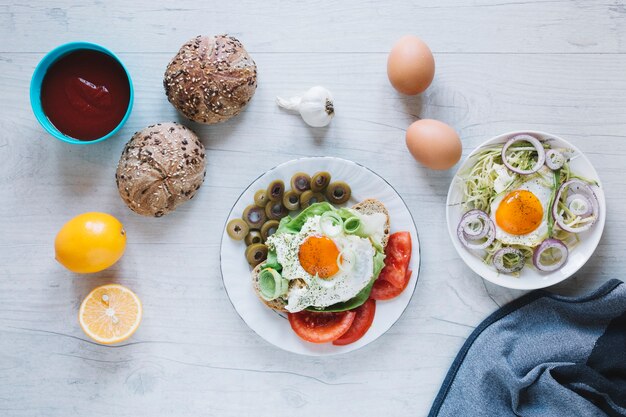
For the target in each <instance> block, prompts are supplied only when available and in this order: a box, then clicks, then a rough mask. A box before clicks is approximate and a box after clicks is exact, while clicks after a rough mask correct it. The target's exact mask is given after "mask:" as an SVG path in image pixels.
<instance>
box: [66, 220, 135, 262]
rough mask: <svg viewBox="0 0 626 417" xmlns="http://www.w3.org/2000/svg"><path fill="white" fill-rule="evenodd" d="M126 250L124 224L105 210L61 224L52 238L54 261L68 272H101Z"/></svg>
mask: <svg viewBox="0 0 626 417" xmlns="http://www.w3.org/2000/svg"><path fill="white" fill-rule="evenodd" d="M125 249H126V232H125V231H124V226H123V225H122V223H120V221H119V220H117V219H116V218H115V217H113V216H111V215H110V214H106V213H96V212H90V213H83V214H80V215H78V216H76V217H74V218H73V219H72V220H70V221H69V222H67V223H65V225H63V227H62V228H61V230H60V231H59V233H58V234H57V237H56V239H55V240H54V252H55V258H56V260H57V261H58V262H59V263H60V264H61V265H63V266H64V267H66V268H67V269H69V270H70V271H72V272H77V273H81V274H86V273H91V272H98V271H102V270H104V269H106V268H108V267H110V266H111V265H113V264H114V263H115V262H117V261H118V260H119V259H120V258H121V257H122V255H123V254H124V250H125Z"/></svg>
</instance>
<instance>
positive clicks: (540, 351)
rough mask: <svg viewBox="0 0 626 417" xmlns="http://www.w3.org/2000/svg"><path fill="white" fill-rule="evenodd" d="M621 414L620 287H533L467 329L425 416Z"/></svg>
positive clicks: (625, 399)
mask: <svg viewBox="0 0 626 417" xmlns="http://www.w3.org/2000/svg"><path fill="white" fill-rule="evenodd" d="M447 416H454V417H460V416H463V417H473V416H480V417H488V416H498V417H506V416H524V417H539V416H541V417H570V416H571V417H575V416H576V417H578V416H585V417H586V416H612V417H613V416H626V285H624V283H622V282H621V281H618V280H611V281H609V282H607V283H606V284H604V285H603V286H602V287H601V288H599V289H598V290H596V291H595V292H593V293H592V294H589V295H587V296H584V297H580V298H566V297H562V296H558V295H554V294H551V293H549V292H546V291H534V292H532V293H529V294H527V295H525V296H523V297H521V298H519V299H517V300H515V301H513V302H512V303H510V304H508V305H506V306H504V307H502V308H501V309H499V310H498V311H496V312H495V313H493V314H492V315H491V316H489V317H488V318H487V319H486V320H485V321H484V322H482V323H481V324H480V325H479V326H478V327H477V328H476V329H475V330H474V332H473V333H472V334H471V335H470V337H469V338H468V340H467V341H466V342H465V344H464V345H463V347H462V349H461V351H460V352H459V354H458V355H457V357H456V359H455V360H454V362H453V364H452V367H451V368H450V370H449V372H448V375H447V376H446V378H445V380H444V383H443V386H442V387H441V390H440V391H439V394H438V395H437V397H436V399H435V401H434V403H433V406H432V409H431V411H430V413H429V417H447Z"/></svg>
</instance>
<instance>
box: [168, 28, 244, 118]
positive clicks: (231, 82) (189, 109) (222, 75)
mask: <svg viewBox="0 0 626 417" xmlns="http://www.w3.org/2000/svg"><path fill="white" fill-rule="evenodd" d="M163 86H164V87H165V94H166V95H167V99H168V100H169V101H170V103H172V105H173V106H174V107H176V109H177V110H178V111H179V112H181V113H182V114H183V115H184V116H185V117H187V118H188V119H190V120H193V121H195V122H199V123H206V124H214V123H219V122H223V121H225V120H228V119H230V118H231V117H233V116H236V115H238V114H239V113H240V112H241V111H242V110H243V108H244V107H245V105H246V104H248V102H249V101H250V99H251V98H252V96H253V95H254V92H255V90H256V64H255V63H254V61H253V60H252V58H250V55H248V52H247V51H246V49H245V48H244V47H243V45H242V44H241V42H239V40H237V39H236V38H234V37H232V36H228V35H218V36H198V37H195V38H193V39H191V40H190V41H188V42H187V43H185V44H184V45H183V46H182V47H181V48H180V51H178V53H177V54H176V56H175V57H174V58H173V59H172V60H171V61H170V63H169V65H168V66H167V69H166V70H165V76H164V79H163Z"/></svg>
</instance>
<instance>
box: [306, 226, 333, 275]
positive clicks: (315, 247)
mask: <svg viewBox="0 0 626 417" xmlns="http://www.w3.org/2000/svg"><path fill="white" fill-rule="evenodd" d="M338 257H339V249H337V245H335V242H333V241H332V240H331V239H329V238H328V237H326V236H311V237H309V238H307V239H306V240H305V241H304V242H302V244H301V245H300V251H299V252H298V259H299V260H300V265H302V268H303V269H304V270H305V271H306V272H308V273H309V274H311V275H313V276H315V275H317V276H318V277H320V278H324V279H326V278H330V277H332V276H333V275H335V274H336V273H337V272H339V265H337V258H338Z"/></svg>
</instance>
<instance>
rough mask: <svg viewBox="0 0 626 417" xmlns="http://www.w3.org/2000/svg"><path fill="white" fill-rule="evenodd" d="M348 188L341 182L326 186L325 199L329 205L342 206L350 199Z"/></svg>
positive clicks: (350, 191)
mask: <svg viewBox="0 0 626 417" xmlns="http://www.w3.org/2000/svg"><path fill="white" fill-rule="evenodd" d="M351 193H352V190H350V186H349V185H348V184H346V183H345V182H343V181H335V182H331V183H330V184H328V188H327V189H326V199H327V200H328V202H329V203H331V204H343V203H345V202H346V201H348V200H349V199H350V194H351Z"/></svg>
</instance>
